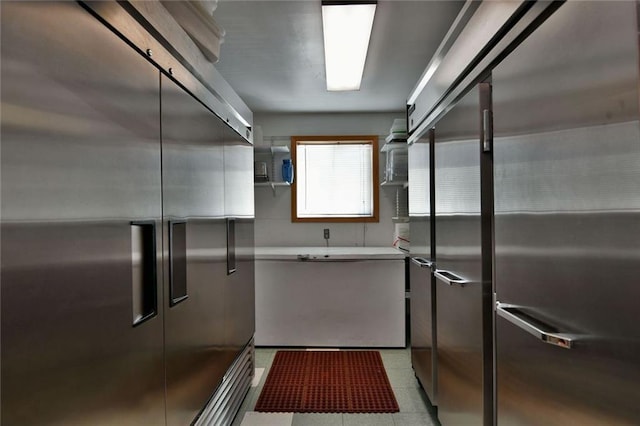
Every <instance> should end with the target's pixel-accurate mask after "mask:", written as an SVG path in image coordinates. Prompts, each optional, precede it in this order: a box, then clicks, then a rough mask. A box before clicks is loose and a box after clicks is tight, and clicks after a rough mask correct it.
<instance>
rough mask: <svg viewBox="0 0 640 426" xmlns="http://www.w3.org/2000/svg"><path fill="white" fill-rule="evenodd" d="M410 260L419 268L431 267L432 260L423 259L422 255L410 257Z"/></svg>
mask: <svg viewBox="0 0 640 426" xmlns="http://www.w3.org/2000/svg"><path fill="white" fill-rule="evenodd" d="M411 261H412V262H413V263H415V264H416V265H418V266H419V267H421V268H431V266H432V265H433V262H432V261H430V260H427V259H425V258H424V257H412V258H411Z"/></svg>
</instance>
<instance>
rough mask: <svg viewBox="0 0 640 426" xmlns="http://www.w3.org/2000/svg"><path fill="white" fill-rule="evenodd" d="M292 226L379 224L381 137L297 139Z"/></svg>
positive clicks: (293, 151) (293, 148)
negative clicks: (297, 223)
mask: <svg viewBox="0 0 640 426" xmlns="http://www.w3.org/2000/svg"><path fill="white" fill-rule="evenodd" d="M291 157H292V162H293V164H294V167H295V170H296V177H295V179H294V182H293V187H292V188H291V220H292V222H378V220H379V216H378V199H379V191H378V137H377V136H293V137H292V138H291Z"/></svg>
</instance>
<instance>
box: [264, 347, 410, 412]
mask: <svg viewBox="0 0 640 426" xmlns="http://www.w3.org/2000/svg"><path fill="white" fill-rule="evenodd" d="M255 411H261V412H295V413H395V412H398V411H400V410H399V408H398V403H397V402H396V398H395V396H394V395H393V391H392V390H391V385H390V384H389V379H388V378H387V373H386V372H385V370H384V366H383V365H382V358H381V357H380V352H378V351H317V352H316V351H278V352H277V353H276V356H275V359H274V360H273V364H272V365H271V370H270V371H269V375H268V376H267V380H266V381H265V384H264V387H263V389H262V393H261V394H260V397H259V398H258V402H257V403H256V407H255Z"/></svg>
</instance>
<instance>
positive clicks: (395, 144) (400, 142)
mask: <svg viewBox="0 0 640 426" xmlns="http://www.w3.org/2000/svg"><path fill="white" fill-rule="evenodd" d="M394 149H407V140H406V139H392V140H390V141H389V142H386V143H385V144H384V145H382V148H380V152H389V151H391V150H394Z"/></svg>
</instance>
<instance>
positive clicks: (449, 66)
mask: <svg viewBox="0 0 640 426" xmlns="http://www.w3.org/2000/svg"><path fill="white" fill-rule="evenodd" d="M477 3H478V2H475V1H468V2H467V4H466V5H465V8H463V10H462V11H461V12H460V15H459V16H458V17H457V18H456V22H454V24H453V26H452V28H451V29H450V30H449V33H448V34H447V36H445V40H444V41H443V42H442V45H441V47H440V48H439V51H438V52H436V54H435V55H434V57H433V58H432V60H431V62H430V63H429V65H428V66H427V69H426V70H425V73H424V74H423V76H422V77H421V79H420V81H419V83H418V85H417V86H416V88H415V89H414V90H413V91H412V93H411V94H410V95H409V98H408V100H407V104H408V105H409V116H408V121H409V132H410V136H409V142H413V141H414V140H415V138H416V137H419V135H420V134H421V133H423V132H425V131H426V130H428V129H429V128H431V127H433V125H434V124H435V123H436V122H437V121H438V120H439V119H440V118H441V117H442V116H443V115H444V114H446V113H447V111H449V110H450V109H451V108H452V107H453V106H454V105H455V103H456V102H457V101H458V100H459V99H460V98H461V97H463V96H464V94H465V93H466V92H467V91H468V90H469V89H470V88H471V87H473V85H475V84H477V83H478V82H480V81H482V80H484V79H485V78H486V76H488V74H489V72H490V70H491V68H492V67H493V66H495V65H494V64H495V63H496V62H497V61H499V60H500V58H501V57H502V56H503V55H506V54H508V52H509V51H510V50H511V49H512V48H513V44H514V43H516V42H518V40H519V39H520V38H521V37H523V34H525V33H527V32H529V31H530V30H531V28H533V27H535V26H537V25H539V23H540V21H542V20H544V19H546V17H547V16H548V15H549V14H551V13H553V12H554V11H555V10H556V9H557V8H558V7H560V6H561V5H562V3H563V2H561V1H549V0H543V1H520V0H517V1H491V2H481V3H480V4H479V5H478V6H476V7H477V10H475V11H473V16H471V17H470V18H469V17H468V15H469V13H470V12H472V10H471V7H472V6H469V7H467V6H468V5H469V4H474V5H475V4H477ZM465 21H466V22H465ZM461 25H464V28H462V29H460V28H459V26H461ZM450 37H456V40H455V41H453V43H452V42H451V41H450V40H449V38H450ZM447 44H449V45H450V47H449V50H448V52H447V54H446V55H445V56H444V58H442V57H441V54H442V52H440V49H442V47H443V46H444V45H447Z"/></svg>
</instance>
